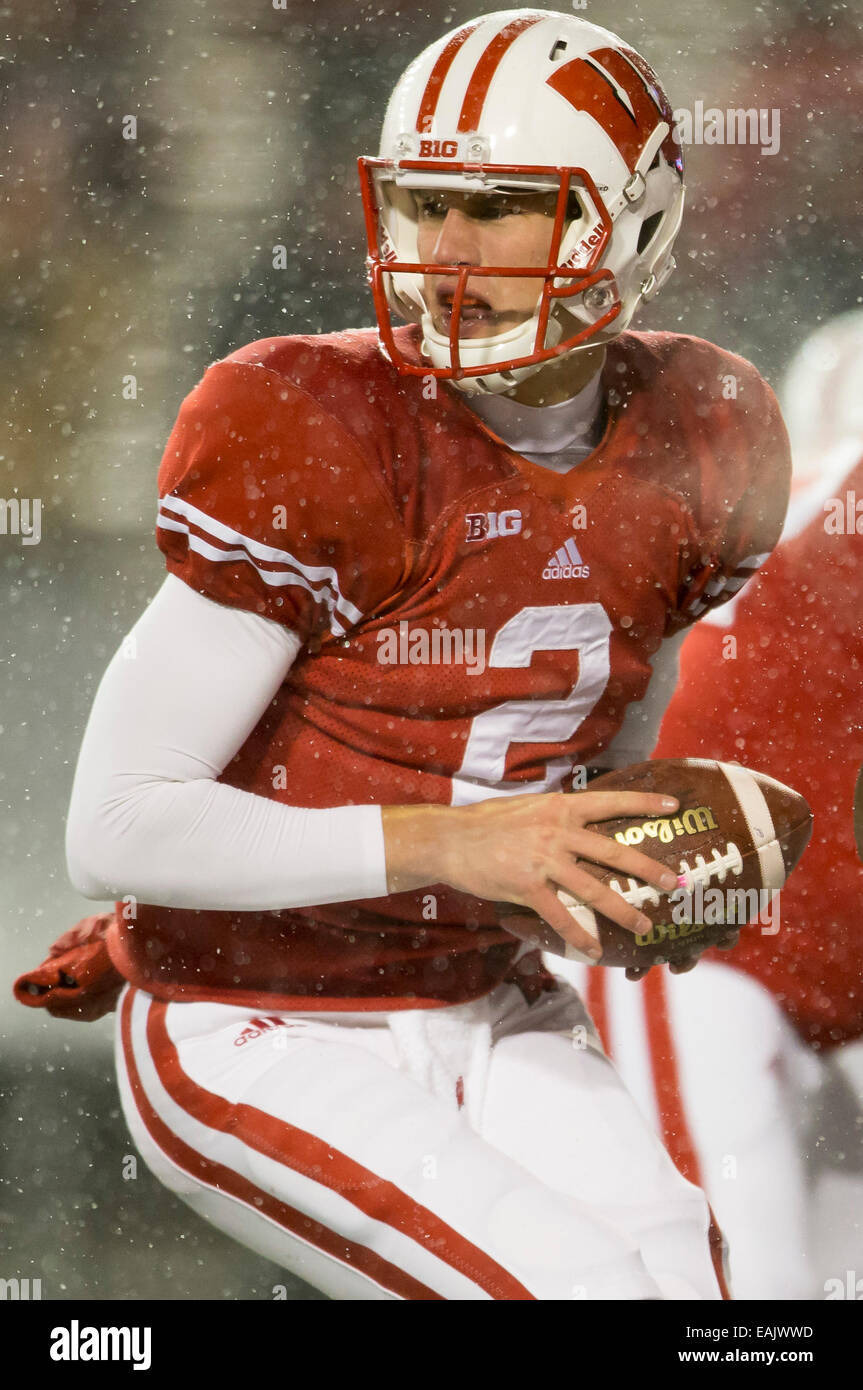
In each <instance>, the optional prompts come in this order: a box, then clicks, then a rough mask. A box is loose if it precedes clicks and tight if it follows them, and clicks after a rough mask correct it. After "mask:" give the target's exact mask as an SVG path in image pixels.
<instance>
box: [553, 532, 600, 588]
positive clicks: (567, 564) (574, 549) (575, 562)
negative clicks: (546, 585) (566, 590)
mask: <svg viewBox="0 0 863 1390" xmlns="http://www.w3.org/2000/svg"><path fill="white" fill-rule="evenodd" d="M542 577H543V579H589V578H590V566H589V565H586V564H585V563H584V561H583V560H582V558H581V556H580V555H579V553H578V546H577V545H576V543H575V541H574V540H573V539H572V536H568V537H567V539H566V540H565V541H564V543H563V545H562V546H561V547H560V549H559V550H556V551H555V553H554V554H553V555H552V557H551V559H550V560H549V562H548V564H547V565H546V567H545V569H544V570H543V572H542Z"/></svg>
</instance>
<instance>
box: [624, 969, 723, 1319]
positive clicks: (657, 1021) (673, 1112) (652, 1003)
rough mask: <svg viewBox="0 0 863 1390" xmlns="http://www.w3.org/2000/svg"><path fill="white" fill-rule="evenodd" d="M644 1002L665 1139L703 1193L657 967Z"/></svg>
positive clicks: (718, 1242) (714, 1241) (715, 1246)
mask: <svg viewBox="0 0 863 1390" xmlns="http://www.w3.org/2000/svg"><path fill="white" fill-rule="evenodd" d="M643 1000H644V1020H645V1025H646V1028H647V1042H648V1048H649V1051H650V1067H651V1071H652V1074H653V1087H654V1091H655V1093H656V1103H657V1106H658V1108H659V1120H660V1124H661V1126H662V1139H663V1142H664V1144H665V1147H666V1149H667V1150H668V1152H669V1154H670V1155H671V1158H672V1159H673V1161H674V1163H675V1164H676V1166H677V1168H678V1169H679V1170H680V1172H681V1173H682V1174H683V1176H684V1177H685V1178H687V1179H688V1180H689V1182H691V1183H694V1184H695V1186H696V1187H700V1188H702V1190H703V1186H704V1185H703V1182H702V1179H701V1167H700V1164H699V1162H698V1154H697V1152H696V1148H695V1141H694V1139H693V1138H692V1135H691V1133H690V1130H689V1125H688V1123H687V1120H686V1111H685V1110H684V1106H683V1097H682V1096H681V1094H680V1077H679V1074H678V1070H677V1058H676V1057H675V1055H674V1037H673V1035H672V1032H671V1022H670V1019H669V1016H668V996H667V993H666V988H665V976H664V974H663V973H662V971H661V970H659V969H656V968H654V969H653V970H651V971H650V973H649V974H648V975H646V976H645V979H644V995H643ZM708 1209H709V1210H710V1236H709V1239H710V1257H711V1260H712V1261H713V1269H714V1272H715V1274H716V1281H717V1283H718V1284H719V1289H720V1292H721V1294H722V1297H723V1298H724V1299H730V1298H731V1294H730V1292H729V1289H728V1283H727V1281H726V1278H725V1270H724V1267H723V1259H722V1256H723V1249H724V1245H725V1242H724V1240H723V1237H722V1232H721V1230H720V1229H719V1226H718V1224H717V1221H716V1217H715V1216H714V1215H713V1209H712V1208H710V1207H709V1204H708Z"/></svg>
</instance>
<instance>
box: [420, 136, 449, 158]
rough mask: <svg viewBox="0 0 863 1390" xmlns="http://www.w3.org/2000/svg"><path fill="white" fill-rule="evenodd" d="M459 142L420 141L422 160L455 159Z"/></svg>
mask: <svg viewBox="0 0 863 1390" xmlns="http://www.w3.org/2000/svg"><path fill="white" fill-rule="evenodd" d="M457 154H458V141H457V140H420V159H455V157H456V155H457Z"/></svg>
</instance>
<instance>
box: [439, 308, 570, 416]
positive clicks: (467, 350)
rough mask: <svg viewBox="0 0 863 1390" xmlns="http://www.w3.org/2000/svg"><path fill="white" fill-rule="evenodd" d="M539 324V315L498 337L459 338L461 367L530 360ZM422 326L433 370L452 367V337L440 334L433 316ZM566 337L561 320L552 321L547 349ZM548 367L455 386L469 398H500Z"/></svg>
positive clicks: (472, 378)
mask: <svg viewBox="0 0 863 1390" xmlns="http://www.w3.org/2000/svg"><path fill="white" fill-rule="evenodd" d="M538 322H539V318H538V315H537V314H534V315H533V316H532V317H531V318H529V319H526V320H525V322H524V323H520V324H518V325H517V326H516V327H515V328H511V329H510V330H509V332H508V333H496V334H494V336H493V337H489V338H459V340H458V350H459V356H460V358H461V365H462V366H463V367H484V366H485V365H486V364H487V365H488V366H490V367H493V366H494V364H495V363H496V362H506V361H508V360H509V359H510V358H513V357H515V358H518V357H528V356H530V353H531V352H532V351H533V345H534V343H535V342H536V330H537V324H538ZM420 324H421V326H422V331H423V341H422V349H421V351H422V353H423V356H424V357H427V358H428V359H429V361H430V362H431V364H432V366H433V367H451V366H452V359H451V357H450V342H449V337H448V336H446V335H444V334H443V333H438V332H437V330H436V329H435V326H434V322H433V320H432V316H431V314H429V313H424V314H423V315H422V317H421V319H420ZM562 336H563V327H562V325H561V324H560V322H559V321H558V319H557V318H552V317H549V320H548V327H547V329H546V335H545V339H546V347H555V346H556V345H557V344H558V343H559V342H560V340H561V338H562ZM563 355H564V356H566V355H568V354H563ZM545 365H546V364H545V363H544V362H532V363H531V364H530V366H527V367H515V368H514V369H512V370H511V371H506V372H495V371H491V372H489V374H488V375H487V376H486V375H483V376H464V377H461V378H460V379H459V380H457V381H456V380H454V381H453V383H452V384H453V386H457V387H458V389H459V391H464V393H465V395H468V396H473V395H479V394H485V393H487V392H490V393H491V394H492V395H497V394H499V393H500V392H501V391H509V390H511V389H512V387H513V386H517V385H518V384H519V382H521V381H525V380H526V378H527V377H529V376H533V374H534V372H538V371H539V370H540V368H541V367H544V366H545Z"/></svg>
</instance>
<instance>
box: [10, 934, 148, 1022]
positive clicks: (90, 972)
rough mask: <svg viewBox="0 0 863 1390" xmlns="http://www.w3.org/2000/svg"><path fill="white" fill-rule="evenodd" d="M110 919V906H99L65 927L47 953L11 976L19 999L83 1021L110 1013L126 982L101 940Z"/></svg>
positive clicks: (56, 1016)
mask: <svg viewBox="0 0 863 1390" xmlns="http://www.w3.org/2000/svg"><path fill="white" fill-rule="evenodd" d="M113 920H114V914H113V912H102V913H99V914H98V915H97V916H95V917H84V918H82V920H81V921H80V922H79V923H78V924H77V926H74V927H72V928H71V930H69V931H67V932H64V933H63V935H62V936H61V937H60V939H59V940H58V941H55V942H54V945H53V946H52V947H51V949H50V951H49V953H48V959H47V960H44V961H43V962H42V964H41V965H39V966H37V967H36V969H35V970H28V972H27V974H26V975H21V976H19V978H18V979H17V980H16V981H15V984H14V985H13V986H12V989H13V993H14V995H15V998H16V999H17V1000H18V1002H19V1004H26V1005H27V1006H28V1008H31V1009H47V1010H48V1012H49V1014H51V1015H53V1017H54V1018H77V1019H80V1020H81V1021H82V1022H84V1023H92V1022H93V1021H94V1020H95V1019H97V1018H101V1017H102V1016H103V1014H109V1013H111V1012H112V1011H113V1010H114V1009H115V1008H116V1007H117V998H118V996H119V993H120V990H121V989H122V988H123V985H124V984H125V983H126V982H125V980H124V979H123V976H122V975H121V974H120V973H119V971H117V970H115V969H114V966H113V964H112V962H111V957H110V956H109V955H108V948H107V946H106V945H105V932H106V931H107V930H108V927H109V926H110V925H111V923H112V922H113Z"/></svg>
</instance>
